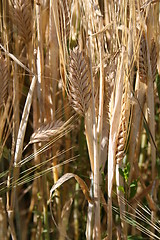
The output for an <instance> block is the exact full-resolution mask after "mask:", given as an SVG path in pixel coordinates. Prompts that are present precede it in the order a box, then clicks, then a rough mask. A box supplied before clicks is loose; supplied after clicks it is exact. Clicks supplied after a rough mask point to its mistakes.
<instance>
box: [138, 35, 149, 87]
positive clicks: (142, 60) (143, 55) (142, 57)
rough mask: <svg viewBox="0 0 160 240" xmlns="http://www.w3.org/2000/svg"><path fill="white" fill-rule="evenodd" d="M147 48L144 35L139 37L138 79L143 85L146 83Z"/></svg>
mask: <svg viewBox="0 0 160 240" xmlns="http://www.w3.org/2000/svg"><path fill="white" fill-rule="evenodd" d="M147 73H148V67H147V46H146V39H145V36H144V34H142V36H141V41H140V49H139V78H140V81H141V82H143V83H147Z"/></svg>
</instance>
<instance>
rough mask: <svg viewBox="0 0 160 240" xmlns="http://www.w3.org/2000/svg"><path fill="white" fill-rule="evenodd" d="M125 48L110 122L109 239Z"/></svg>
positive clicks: (109, 234) (109, 237)
mask: <svg viewBox="0 0 160 240" xmlns="http://www.w3.org/2000/svg"><path fill="white" fill-rule="evenodd" d="M123 61H124V49H122V58H121V64H120V70H119V72H118V73H117V76H116V78H117V90H116V98H115V106H114V111H113V114H112V118H111V123H110V136H109V150H108V239H109V240H110V239H112V187H113V181H114V176H115V166H116V163H115V158H116V149H117V139H118V132H119V122H120V117H121V101H122V95H123V80H124V67H123V64H124V62H123Z"/></svg>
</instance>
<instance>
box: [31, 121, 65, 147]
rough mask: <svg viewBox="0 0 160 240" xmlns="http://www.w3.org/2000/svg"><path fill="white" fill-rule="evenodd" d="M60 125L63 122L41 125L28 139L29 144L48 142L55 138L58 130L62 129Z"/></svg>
mask: <svg viewBox="0 0 160 240" xmlns="http://www.w3.org/2000/svg"><path fill="white" fill-rule="evenodd" d="M62 125H63V122H61V121H57V122H55V123H54V122H51V123H48V124H43V125H42V126H41V127H40V128H38V129H37V130H36V131H35V132H34V133H33V134H32V136H31V138H30V144H31V143H38V142H47V141H49V140H50V138H52V137H54V136H56V135H57V134H58V133H59V129H60V127H62Z"/></svg>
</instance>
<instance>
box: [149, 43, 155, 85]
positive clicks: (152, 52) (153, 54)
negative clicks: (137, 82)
mask: <svg viewBox="0 0 160 240" xmlns="http://www.w3.org/2000/svg"><path fill="white" fill-rule="evenodd" d="M150 58H151V68H152V76H153V81H154V80H155V79H156V74H157V50H156V44H155V41H154V40H153V41H152V43H151V54H150Z"/></svg>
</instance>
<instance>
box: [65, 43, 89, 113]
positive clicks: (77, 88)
mask: <svg viewBox="0 0 160 240" xmlns="http://www.w3.org/2000/svg"><path fill="white" fill-rule="evenodd" d="M68 96H69V100H70V102H71V104H72V107H73V108H74V110H75V111H76V112H78V113H79V114H80V115H84V114H85V113H86V111H87V110H88V107H89V104H90V99H91V86H90V82H89V78H88V68H87V64H86V61H85V59H84V57H83V54H82V52H80V51H79V49H78V47H76V48H74V49H73V51H71V56H70V66H69V87H68Z"/></svg>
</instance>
